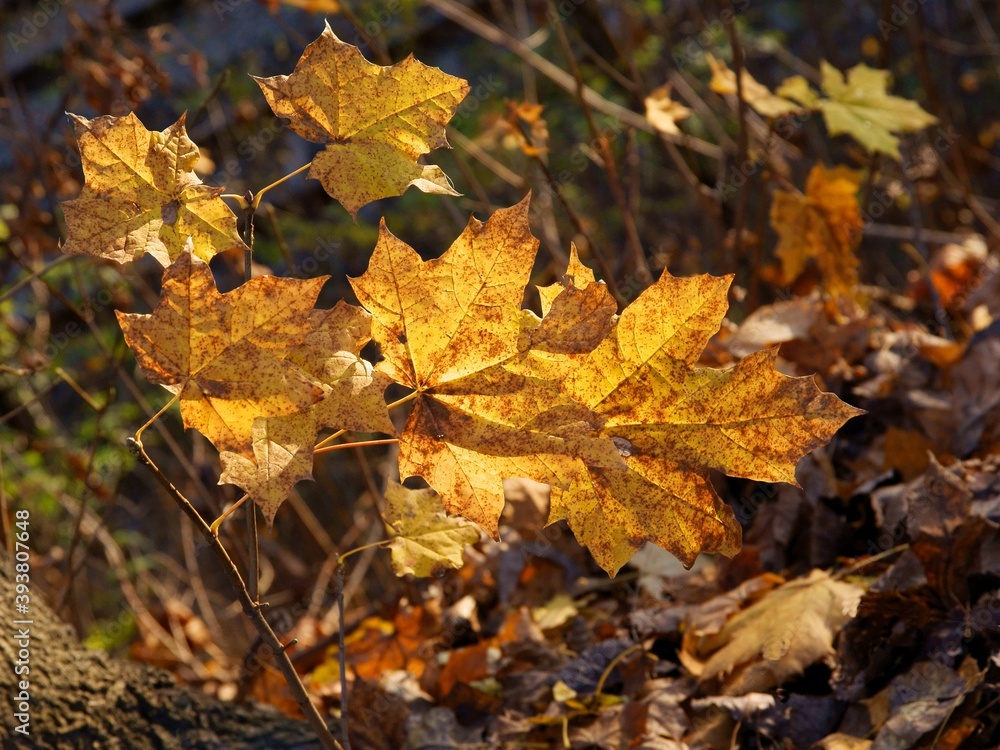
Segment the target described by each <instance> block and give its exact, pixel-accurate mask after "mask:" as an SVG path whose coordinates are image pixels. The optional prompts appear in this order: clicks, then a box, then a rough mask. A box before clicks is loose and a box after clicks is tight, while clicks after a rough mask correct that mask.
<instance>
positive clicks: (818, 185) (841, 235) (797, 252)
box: [771, 164, 864, 298]
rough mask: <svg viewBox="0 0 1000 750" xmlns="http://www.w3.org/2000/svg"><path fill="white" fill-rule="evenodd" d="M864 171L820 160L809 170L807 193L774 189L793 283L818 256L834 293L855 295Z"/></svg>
mask: <svg viewBox="0 0 1000 750" xmlns="http://www.w3.org/2000/svg"><path fill="white" fill-rule="evenodd" d="M862 179H863V177H862V174H861V172H859V171H857V170H854V169H849V168H847V167H844V166H838V167H833V168H832V169H828V168H827V167H825V166H824V165H822V164H817V165H816V166H814V167H813V168H812V170H811V171H810V172H809V178H808V180H807V181H806V194H805V195H801V194H796V193H791V192H788V191H785V190H775V191H774V202H773V203H772V204H771V226H773V227H774V229H775V231H776V232H777V233H778V237H779V240H778V247H777V249H776V250H775V252H776V253H777V255H778V257H779V258H780V259H781V266H782V275H783V276H784V281H785V283H786V284H787V283H791V282H792V281H794V280H795V279H796V278H798V276H799V275H800V274H801V273H802V272H803V271H804V270H805V267H806V262H807V261H808V260H809V258H815V259H816V263H817V264H818V266H819V270H820V274H821V275H822V279H823V287H824V289H826V291H827V293H828V294H830V296H832V297H835V298H837V297H841V298H851V297H852V296H853V295H854V294H855V290H856V287H857V284H858V258H857V255H856V254H855V252H854V251H855V250H856V249H857V246H858V243H859V242H860V241H861V230H862V228H863V226H864V224H863V222H862V219H861V209H860V207H859V206H858V195H857V194H858V190H859V188H860V186H861V181H862Z"/></svg>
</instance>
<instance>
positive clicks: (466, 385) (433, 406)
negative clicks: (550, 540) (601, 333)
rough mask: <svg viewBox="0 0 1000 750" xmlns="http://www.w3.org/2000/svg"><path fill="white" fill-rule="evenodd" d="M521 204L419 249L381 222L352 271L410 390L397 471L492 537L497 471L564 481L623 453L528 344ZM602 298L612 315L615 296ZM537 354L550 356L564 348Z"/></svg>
mask: <svg viewBox="0 0 1000 750" xmlns="http://www.w3.org/2000/svg"><path fill="white" fill-rule="evenodd" d="M527 213H528V200H527V198H526V199H525V200H523V201H522V202H521V203H520V204H518V205H516V206H514V207H512V208H509V209H501V210H499V211H497V212H496V213H494V214H493V216H492V217H491V218H490V220H489V221H488V222H486V223H485V224H483V223H482V222H479V221H478V220H476V219H474V218H473V219H471V220H470V221H469V225H468V226H467V227H466V229H465V231H464V232H462V234H461V235H460V236H459V238H458V239H457V240H455V242H454V243H453V244H452V246H451V247H450V248H449V249H448V250H447V251H446V252H445V253H444V254H443V255H442V256H441V257H440V258H437V259H433V260H429V261H424V260H422V259H421V258H420V256H419V255H418V254H417V253H416V252H415V251H414V250H413V249H412V248H410V247H409V246H408V245H406V244H405V243H403V242H402V241H400V240H399V239H397V238H396V237H394V236H393V235H392V234H391V233H390V232H389V231H388V229H386V227H385V224H384V222H383V224H382V226H381V229H380V233H379V241H378V244H377V245H376V247H375V250H374V252H373V253H372V258H371V262H370V264H369V267H368V270H367V271H366V272H365V273H364V274H363V275H362V276H361V277H359V278H357V279H352V280H351V284H352V286H353V287H354V291H355V293H356V294H357V296H358V300H359V301H360V302H361V304H362V305H363V306H364V307H365V308H366V309H368V310H369V311H370V312H371V313H372V337H373V338H374V339H375V341H376V342H377V343H378V344H379V346H380V347H381V348H382V355H383V356H384V357H385V359H383V360H382V361H381V362H379V363H378V365H377V368H378V369H379V370H380V371H383V372H385V373H387V374H388V375H389V376H390V377H391V378H392V379H393V380H394V381H396V382H397V383H400V384H402V385H405V386H407V387H409V388H412V389H414V390H415V391H417V397H416V402H415V405H414V408H413V410H412V412H411V413H410V416H409V418H408V420H407V424H406V428H405V429H404V431H403V434H402V435H401V436H400V456H399V470H400V475H401V476H402V477H403V478H405V477H408V476H420V477H422V478H423V479H425V480H426V481H427V483H428V484H429V485H430V486H431V487H433V488H434V489H436V490H437V491H438V492H439V493H440V494H441V496H442V499H443V502H444V505H445V507H446V508H447V509H448V510H449V511H450V512H453V513H461V514H462V515H464V516H465V517H466V518H468V519H470V520H472V521H474V522H476V523H478V524H479V525H480V526H482V527H483V528H484V529H486V531H487V532H489V533H490V534H491V535H492V536H493V537H494V538H496V537H497V524H498V520H499V517H500V512H501V510H502V509H503V502H504V495H503V484H502V480H503V478H505V477H527V478H531V479H536V480H538V481H543V482H549V483H553V482H555V483H566V482H568V481H569V477H570V475H572V474H574V473H576V472H578V471H579V466H578V463H579V461H580V460H581V459H582V460H583V461H587V462H592V463H594V464H596V465H618V464H620V463H621V460H620V458H619V457H618V455H617V452H616V451H615V449H614V446H613V444H611V443H610V442H609V441H607V440H604V439H602V438H600V437H599V436H596V435H594V434H593V430H594V427H595V425H594V424H592V420H593V418H594V415H593V413H592V412H591V411H590V410H589V409H586V408H585V407H583V406H582V405H580V404H578V403H576V402H574V401H573V400H572V399H570V398H568V397H567V396H565V395H564V394H563V393H562V392H561V391H560V387H559V382H558V380H553V379H551V378H548V377H545V376H544V375H543V374H542V372H541V368H542V366H543V364H544V362H535V361H534V360H533V358H532V356H533V355H532V353H531V352H530V351H529V349H530V340H529V332H528V331H526V330H524V325H525V321H526V318H525V314H524V311H522V310H521V300H522V297H523V295H524V287H525V285H526V284H527V282H528V278H529V275H530V272H531V266H532V262H533V260H534V257H535V252H536V250H537V248H538V240H536V239H535V238H534V237H533V236H532V235H531V232H530V230H529V228H528V221H527ZM593 286H594V289H595V291H597V292H600V291H601V290H602V289H603V288H604V285H603V284H594V285H593ZM588 289H589V287H588ZM557 301H558V300H557ZM557 307H558V308H559V310H562V311H564V312H561V313H559V312H557V313H556V314H557V315H573V314H575V312H574V309H572V308H573V306H570V305H566V306H564V305H562V304H561V303H559V304H558V305H557V304H556V303H553V310H555V309H556V308H557ZM604 309H605V314H606V315H607V316H608V317H609V318H610V316H611V315H612V314H613V306H612V307H611V308H610V309H609V308H607V307H605V308H604ZM551 314H552V311H550V315H551ZM532 317H533V316H532ZM546 317H547V318H548V317H549V316H546ZM529 322H530V323H531V324H533V325H537V323H538V321H537V319H534V320H531V321H529ZM559 328H560V326H559V325H558V324H554V325H553V329H559ZM542 354H543V355H545V353H544V352H542ZM547 356H548V357H549V359H550V360H553V362H552V366H553V367H558V366H560V365H561V364H562V363H563V362H564V360H565V357H564V356H563V355H559V354H549V355H547Z"/></svg>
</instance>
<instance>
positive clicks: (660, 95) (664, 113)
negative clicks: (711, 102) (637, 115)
mask: <svg viewBox="0 0 1000 750" xmlns="http://www.w3.org/2000/svg"><path fill="white" fill-rule="evenodd" d="M645 104H646V119H647V120H649V124H650V125H652V126H653V127H654V128H656V129H657V130H659V131H661V132H663V133H668V134H670V135H680V134H681V129H680V128H678V127H677V123H678V121H680V120H683V119H684V118H685V117H689V116H690V115H691V110H690V109H688V108H687V107H685V106H684V105H683V104H681V103H680V102H678V101H674V100H673V99H671V98H670V86H669V85H667V86H660V87H659V88H656V89H653V90H652V91H651V92H650V93H649V96H647V97H646V101H645Z"/></svg>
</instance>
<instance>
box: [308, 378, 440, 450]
mask: <svg viewBox="0 0 1000 750" xmlns="http://www.w3.org/2000/svg"><path fill="white" fill-rule="evenodd" d="M419 395H420V391H413V392H412V393H408V394H406V395H405V396H403V397H402V398H401V399H398V400H396V401H393V402H392V403H391V404H389V405H388V406H386V407H385V408H386V409H387V410H391V409H395V408H396V407H397V406H402V405H403V404H405V403H407V402H409V401H412V400H413V399H415V398H416V397H417V396H419ZM348 432H350V430H337V431H336V432H335V433H333V434H332V435H329V436H327V437H325V438H323V439H322V440H320V441H319V442H318V443H316V445H315V446H313V452H314V453H319V452H322V449H323V448H326V447H327V446H328V445H330V443H332V442H333V441H334V440H336V439H337V438H339V437H341V436H342V435H346V434H347V433H348ZM392 442H395V441H392ZM380 444H381V443H376V442H369V443H344V444H343V445H341V446H338V448H351V447H354V446H358V445H380Z"/></svg>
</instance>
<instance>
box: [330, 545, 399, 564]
mask: <svg viewBox="0 0 1000 750" xmlns="http://www.w3.org/2000/svg"><path fill="white" fill-rule="evenodd" d="M389 542H390V540H389V539H380V540H378V541H377V542H370V543H368V544H362V545H361V546H360V547H355V548H354V549H349V550H347V552H345V553H344V554H342V555H339V556H338V557H337V564H338V565H343V564H344V560H346V559H347V558H348V557H350V556H351V555H354V554H357V553H358V552H364V551H365V550H366V549H372V548H373V547H385V545H387V544H388V543H389Z"/></svg>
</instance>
